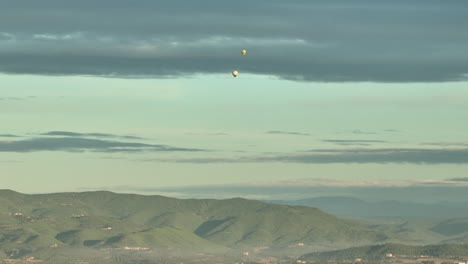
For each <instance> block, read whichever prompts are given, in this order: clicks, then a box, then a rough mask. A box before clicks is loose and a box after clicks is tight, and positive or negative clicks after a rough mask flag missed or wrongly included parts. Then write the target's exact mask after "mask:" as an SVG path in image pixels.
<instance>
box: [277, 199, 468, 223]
mask: <svg viewBox="0 0 468 264" xmlns="http://www.w3.org/2000/svg"><path fill="white" fill-rule="evenodd" d="M270 202H274V203H278V204H288V205H302V206H311V207H316V208H319V209H321V210H323V211H325V212H327V213H330V214H333V215H337V216H354V217H403V218H404V217H431V218H457V217H468V204H460V203H432V204H431V203H429V204H425V203H414V202H400V201H378V202H367V201H364V200H361V199H358V198H355V197H339V196H334V197H316V198H309V199H301V200H293V201H284V200H275V201H270Z"/></svg>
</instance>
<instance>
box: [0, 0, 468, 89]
mask: <svg viewBox="0 0 468 264" xmlns="http://www.w3.org/2000/svg"><path fill="white" fill-rule="evenodd" d="M0 5H1V6H2V8H1V9H0V72H6V73H36V74H50V75H64V74H65V75H67V74H71V75H75V74H85V75H106V76H115V77H164V76H168V75H169V76H180V75H185V74H192V73H226V72H230V71H231V70H232V69H233V68H239V69H240V71H241V72H242V73H243V72H249V73H258V74H271V75H276V76H279V77H281V78H286V79H292V80H304V81H378V82H413V81H427V82H440V81H453V80H461V79H463V78H466V74H467V73H468V34H466V28H467V27H468V1H466V0H453V1H436V0H414V1H407V0H396V1H391V2H389V1H383V0H377V1H376V0H356V1H347V0H318V1H306V0H290V1H285V0H258V1H247V0H238V1H236V2H231V1H219V0H216V1H215V0H200V1H193V2H190V1H185V0H184V1H182V0H171V1H152V0H151V1H150V0H141V1H138V2H129V1H124V0H112V1H111V0H101V1H91V0H82V1H59V0H42V1H26V0H15V1H7V0H0ZM242 48H247V49H248V51H249V52H248V55H247V56H244V57H243V56H239V50H240V49H242Z"/></svg>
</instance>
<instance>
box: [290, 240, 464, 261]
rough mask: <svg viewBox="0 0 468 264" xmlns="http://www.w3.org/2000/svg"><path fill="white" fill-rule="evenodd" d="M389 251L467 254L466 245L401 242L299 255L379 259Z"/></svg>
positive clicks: (398, 253)
mask: <svg viewBox="0 0 468 264" xmlns="http://www.w3.org/2000/svg"><path fill="white" fill-rule="evenodd" d="M388 253H391V254H393V255H394V256H399V255H400V256H401V255H406V256H420V255H427V256H433V257H451V256H468V245H462V244H444V245H429V246H410V245H403V244H383V245H374V246H362V247H353V248H348V249H343V250H335V251H326V252H318V253H309V254H305V255H303V256H301V257H300V258H299V259H301V260H309V261H312V260H315V261H319V260H320V261H324V260H326V261H328V260H354V259H356V258H362V259H365V260H380V259H383V258H385V257H386V254H388Z"/></svg>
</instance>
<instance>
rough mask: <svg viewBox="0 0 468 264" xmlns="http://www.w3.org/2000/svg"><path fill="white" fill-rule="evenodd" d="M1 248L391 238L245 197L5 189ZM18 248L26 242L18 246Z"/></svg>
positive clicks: (26, 250)
mask: <svg viewBox="0 0 468 264" xmlns="http://www.w3.org/2000/svg"><path fill="white" fill-rule="evenodd" d="M0 212H1V213H0V248H1V249H2V252H1V253H0V256H2V257H4V256H12V257H22V256H26V255H28V254H30V253H31V252H37V251H38V250H43V251H47V250H50V248H51V247H59V248H97V249H98V248H122V247H148V248H186V249H196V250H202V249H207V250H208V249H209V250H213V249H219V250H223V249H226V248H251V247H256V246H257V247H258V246H268V247H278V248H281V247H283V248H286V247H288V246H290V245H292V244H297V243H299V242H301V243H305V244H307V245H319V244H320V245H322V244H327V243H328V244H337V243H338V244H340V243H341V244H351V243H354V244H355V243H361V244H363V243H374V242H382V241H386V239H387V238H388V237H387V235H386V234H385V233H384V232H381V231H373V230H371V229H369V228H367V227H366V226H364V225H361V224H359V223H357V222H355V221H350V220H343V219H339V218H337V217H334V216H332V215H329V214H326V213H324V212H322V211H320V210H319V209H316V208H310V207H303V206H288V205H276V204H269V203H265V202H260V201H254V200H246V199H241V198H235V199H228V200H214V199H201V200H197V199H186V200H183V199H174V198H168V197H163V196H143V195H134V194H116V193H112V192H105V191H99V192H84V193H55V194H35V195H26V194H21V193H17V192H13V191H10V190H0ZM12 249H17V251H18V249H19V250H23V251H21V252H17V251H15V252H11V250H12Z"/></svg>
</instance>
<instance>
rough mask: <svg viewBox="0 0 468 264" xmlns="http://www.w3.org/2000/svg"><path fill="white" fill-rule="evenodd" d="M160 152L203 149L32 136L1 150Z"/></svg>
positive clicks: (5, 143) (2, 144)
mask: <svg viewBox="0 0 468 264" xmlns="http://www.w3.org/2000/svg"><path fill="white" fill-rule="evenodd" d="M35 151H66V152H83V151H93V152H107V153H113V152H126V153H134V152H145V151H149V152H159V151H190V152H193V151H202V150H201V149H193V148H180V147H172V146H167V145H156V144H143V143H134V142H121V141H111V140H100V139H90V138H82V137H53V138H42V137H39V138H32V139H25V140H15V141H3V142H2V141H0V152H35Z"/></svg>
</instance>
